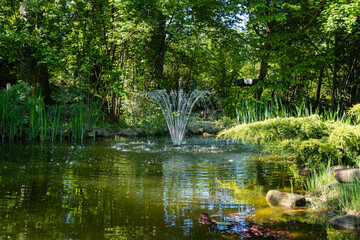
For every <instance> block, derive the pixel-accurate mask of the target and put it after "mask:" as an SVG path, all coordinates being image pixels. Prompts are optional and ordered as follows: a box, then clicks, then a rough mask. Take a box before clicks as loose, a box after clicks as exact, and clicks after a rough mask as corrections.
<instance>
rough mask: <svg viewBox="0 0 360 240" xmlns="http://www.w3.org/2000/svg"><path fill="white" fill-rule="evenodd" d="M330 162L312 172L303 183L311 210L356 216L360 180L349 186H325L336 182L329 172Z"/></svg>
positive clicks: (358, 203)
mask: <svg viewBox="0 0 360 240" xmlns="http://www.w3.org/2000/svg"><path fill="white" fill-rule="evenodd" d="M330 165H331V164H330V162H329V163H328V164H327V165H326V166H322V167H320V168H319V169H318V171H313V172H312V173H311V175H310V176H309V177H308V179H307V180H306V181H305V183H304V187H305V190H306V191H307V192H308V193H309V194H310V195H311V197H312V199H313V201H312V210H314V211H319V212H326V211H329V210H333V211H334V210H335V211H337V212H340V213H342V214H358V212H359V210H360V180H359V179H357V180H355V182H354V183H351V184H337V185H333V186H331V187H327V186H326V185H327V184H329V183H334V182H336V180H335V178H334V173H333V172H331V171H330Z"/></svg>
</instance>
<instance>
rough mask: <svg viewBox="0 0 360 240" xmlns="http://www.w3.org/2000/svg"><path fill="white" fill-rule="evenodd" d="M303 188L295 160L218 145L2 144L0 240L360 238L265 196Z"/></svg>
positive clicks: (143, 141) (150, 141)
mask: <svg viewBox="0 0 360 240" xmlns="http://www.w3.org/2000/svg"><path fill="white" fill-rule="evenodd" d="M300 182H301V181H300V180H299V179H298V177H297V169H296V167H295V166H294V165H293V163H291V162H289V161H286V160H284V159H280V158H278V157H274V156H261V155H259V152H258V150H257V149H256V148H254V147H252V146H249V145H244V144H241V143H233V142H226V141H222V140H215V139H212V138H206V139H202V138H190V139H186V143H185V144H183V145H181V146H180V147H173V145H172V143H171V140H170V138H120V137H115V138H111V139H97V140H96V141H90V140H89V141H85V142H84V143H70V142H63V143H33V144H29V143H27V144H3V145H0V239H1V240H3V239H22V240H23V239H246V238H256V239H257V238H259V239H262V238H268V239H291V238H294V239H341V238H343V239H351V238H353V239H357V238H356V236H354V235H346V234H345V235H344V234H342V233H340V232H338V231H336V230H334V229H332V228H331V227H329V226H328V223H327V221H326V219H324V220H320V219H319V218H313V217H311V216H310V213H307V212H304V211H288V210H285V209H277V208H270V207H269V205H268V204H267V202H266V200H265V195H266V193H267V191H268V190H271V189H277V190H279V191H286V192H290V191H294V192H297V193H301V186H300ZM207 214H208V215H212V216H211V218H212V219H217V221H218V223H216V222H214V221H207V219H204V218H202V217H203V216H204V215H205V216H207ZM229 223H230V225H229ZM254 229H256V230H257V231H258V232H259V234H254V233H255V230H254Z"/></svg>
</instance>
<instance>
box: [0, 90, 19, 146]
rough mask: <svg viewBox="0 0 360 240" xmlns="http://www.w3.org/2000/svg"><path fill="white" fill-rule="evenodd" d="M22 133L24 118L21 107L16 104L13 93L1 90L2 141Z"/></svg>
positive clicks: (0, 134) (0, 127)
mask: <svg viewBox="0 0 360 240" xmlns="http://www.w3.org/2000/svg"><path fill="white" fill-rule="evenodd" d="M21 133H22V118H21V117H20V111H19V108H18V107H17V106H16V105H14V102H13V99H12V96H11V93H10V92H9V91H7V90H1V91H0V136H1V141H2V142H4V141H5V140H6V139H7V140H9V141H13V140H14V139H15V138H16V137H17V136H18V134H20V135H21Z"/></svg>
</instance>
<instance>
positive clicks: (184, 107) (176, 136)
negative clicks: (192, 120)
mask: <svg viewBox="0 0 360 240" xmlns="http://www.w3.org/2000/svg"><path fill="white" fill-rule="evenodd" d="M208 93H209V92H207V91H198V90H194V91H193V92H191V94H186V93H184V91H183V90H182V89H180V90H179V91H174V90H172V91H170V93H167V92H166V90H164V89H163V90H154V91H151V92H147V93H146V95H147V96H149V97H150V98H151V99H152V100H154V101H155V102H156V103H157V104H158V105H159V107H160V108H161V111H162V113H163V115H164V117H165V120H166V124H167V126H168V129H169V132H170V136H171V140H172V142H173V144H174V146H180V145H181V143H182V140H183V138H184V135H185V130H186V124H187V122H188V120H189V117H190V113H191V111H192V109H193V107H194V105H195V103H196V102H197V101H198V100H199V99H202V98H204V96H205V95H206V94H208Z"/></svg>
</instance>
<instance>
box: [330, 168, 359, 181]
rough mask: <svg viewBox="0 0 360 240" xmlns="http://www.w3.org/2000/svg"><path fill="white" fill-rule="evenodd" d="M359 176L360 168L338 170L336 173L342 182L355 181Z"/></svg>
mask: <svg viewBox="0 0 360 240" xmlns="http://www.w3.org/2000/svg"><path fill="white" fill-rule="evenodd" d="M359 177H360V173H359V168H349V169H345V170H338V171H336V173H335V179H336V181H338V182H340V183H349V182H355V181H356V180H357V179H359Z"/></svg>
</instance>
